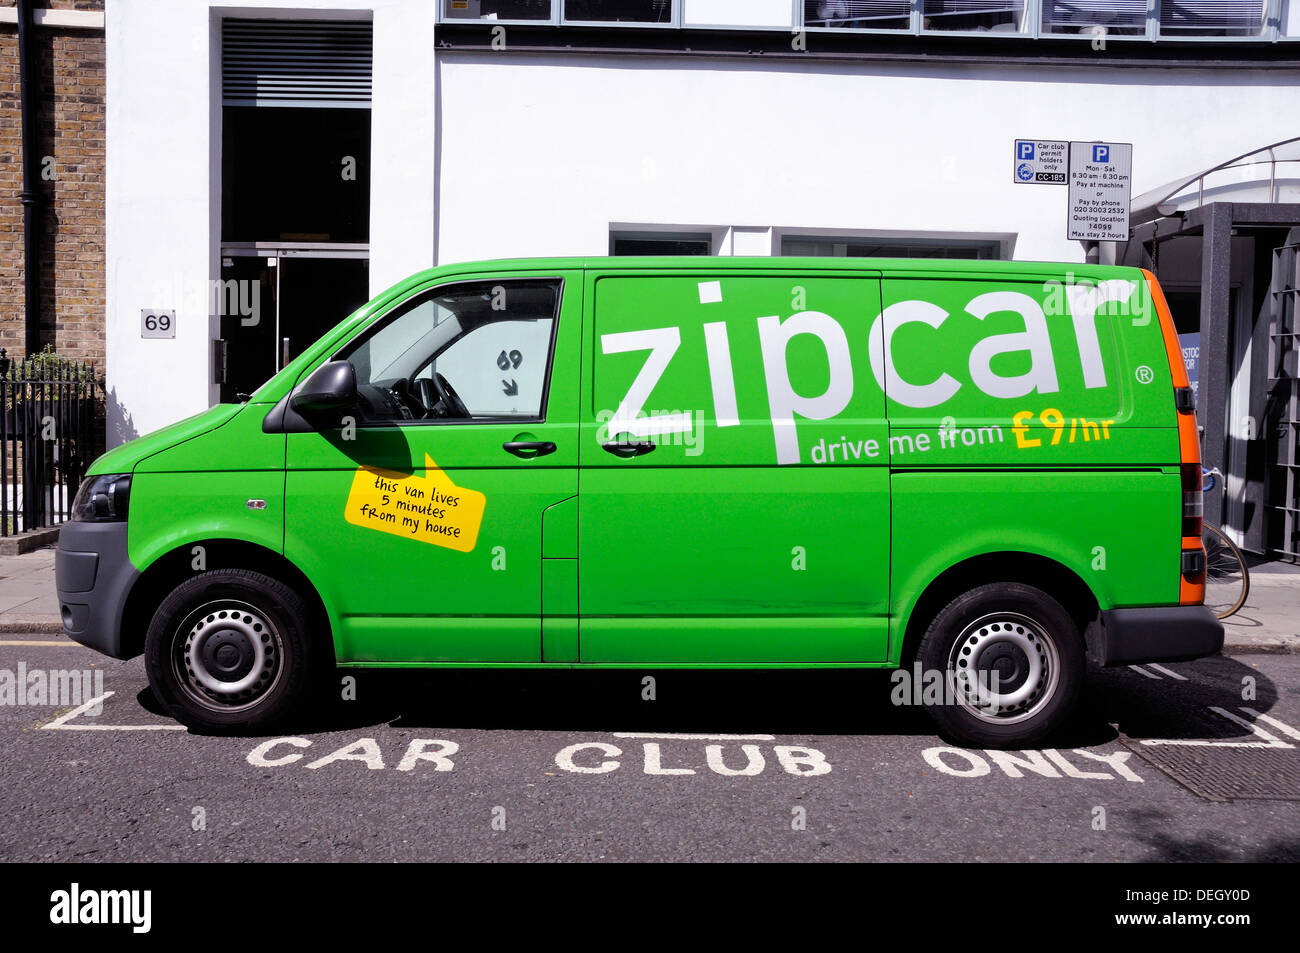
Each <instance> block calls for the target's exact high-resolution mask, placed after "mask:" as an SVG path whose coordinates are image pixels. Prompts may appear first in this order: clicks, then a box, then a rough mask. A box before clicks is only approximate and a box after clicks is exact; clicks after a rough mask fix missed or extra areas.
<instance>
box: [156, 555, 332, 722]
mask: <svg viewBox="0 0 1300 953" xmlns="http://www.w3.org/2000/svg"><path fill="white" fill-rule="evenodd" d="M308 618H309V614H308V611H307V607H306V606H305V604H304V603H303V601H302V599H301V598H300V597H299V596H298V594H297V593H295V592H294V591H293V590H292V589H290V588H289V587H288V586H286V585H285V584H284V583H282V582H280V581H279V580H276V579H272V578H271V577H270V576H266V575H263V574H262V573H258V572H252V571H249V570H244V569H216V570H212V571H210V572H204V573H199V574H198V575H196V576H194V577H193V578H191V579H188V580H186V581H185V582H183V583H181V584H180V585H179V586H177V587H176V589H174V590H173V591H172V593H171V594H170V595H169V596H167V598H165V599H164V600H163V601H162V604H161V605H160V606H159V607H158V611H157V612H155V613H154V617H153V621H152V622H151V623H150V625H149V632H148V635H147V636H146V637H145V668H146V669H147V671H148V674H149V685H150V687H151V688H152V689H153V692H154V695H156V696H157V698H158V700H159V701H161V702H162V703H163V704H164V705H166V706H167V708H168V709H169V710H170V711H171V713H172V714H173V715H175V717H176V718H177V719H178V720H179V721H181V722H182V723H184V724H186V725H189V726H190V727H191V728H195V729H197V730H199V731H209V732H215V733H227V732H237V731H256V730H264V729H266V728H268V727H270V726H272V725H275V724H277V723H279V722H282V721H283V720H284V719H285V717H286V716H287V715H288V714H289V712H290V711H292V710H293V708H294V707H295V705H297V704H299V703H300V702H301V701H303V699H304V698H305V697H306V696H307V693H308V687H309V686H308V683H309V681H310V673H311V671H312V648H311V641H310V638H309V633H308V631H307V620H308Z"/></svg>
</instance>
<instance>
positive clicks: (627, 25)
mask: <svg viewBox="0 0 1300 953" xmlns="http://www.w3.org/2000/svg"><path fill="white" fill-rule="evenodd" d="M449 2H451V0H437V18H438V22H439V23H445V24H449V25H456V24H461V25H464V24H472V25H478V26H484V25H486V26H497V25H500V26H570V27H617V28H622V29H640V30H680V29H683V28H684V26H685V24H684V15H685V11H684V9H683V7H684V4H685V3H686V2H687V0H669V2H670V3H671V6H672V14H671V17H670V19H669V21H668V22H667V23H640V22H628V21H617V20H570V19H569V18H568V17H566V16H565V15H564V7H565V2H566V0H550V3H551V15H550V17H549V18H548V19H545V20H484V19H477V20H473V19H469V18H468V17H453V16H449V15H448V14H447V12H446V8H447V4H448V3H449ZM1022 3H1023V8H1022V13H1021V23H1020V29H1019V30H1016V31H1015V32H1011V31H1006V32H997V33H992V32H987V31H981V30H940V29H934V28H930V29H927V28H926V27H925V25H924V22H925V0H909V10H910V13H909V14H908V26H906V27H902V28H898V29H888V28H883V27H881V28H876V27H826V26H805V24H804V21H805V19H806V12H805V0H791V6H792V11H791V17H790V23H791V26H790V27H788V28H787V27H785V26H771V25H759V24H755V25H754V26H744V25H736V24H730V25H719V26H707V25H700V24H694V25H692V26H691V27H690V29H693V30H768V31H774V32H785V31H787V30H792V31H793V32H797V33H798V32H805V31H808V32H813V33H863V34H875V35H880V36H899V35H920V34H925V35H929V36H991V37H995V38H1000V39H1009V38H1012V37H1019V38H1022V39H1027V38H1033V39H1045V40H1060V41H1065V42H1070V41H1074V42H1076V43H1077V42H1083V43H1092V42H1093V40H1095V39H1096V35H1095V34H1092V33H1054V32H1051V31H1049V30H1045V29H1044V28H1043V0H1022ZM1160 3H1161V0H1147V15H1146V32H1145V33H1143V34H1139V35H1132V36H1123V35H1119V34H1113V35H1112V34H1107V35H1106V42H1107V43H1111V42H1125V43H1131V42H1154V41H1159V42H1162V43H1168V42H1173V43H1178V42H1198V43H1203V42H1206V41H1207V40H1208V41H1212V42H1215V43H1261V42H1279V41H1280V42H1291V41H1300V13H1293V14H1292V15H1291V16H1292V19H1295V20H1296V21H1297V31H1296V33H1295V35H1293V36H1287V35H1286V34H1285V33H1284V32H1283V20H1284V17H1285V15H1286V11H1287V6H1288V4H1300V0H1264V6H1263V12H1264V28H1263V30H1262V31H1261V32H1260V33H1259V34H1258V35H1254V36H1209V35H1206V34H1195V33H1161V32H1160Z"/></svg>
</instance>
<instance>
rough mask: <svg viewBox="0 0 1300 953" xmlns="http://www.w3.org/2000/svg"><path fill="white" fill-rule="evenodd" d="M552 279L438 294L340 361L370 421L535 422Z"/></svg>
mask: <svg viewBox="0 0 1300 953" xmlns="http://www.w3.org/2000/svg"><path fill="white" fill-rule="evenodd" d="M561 286H562V282H561V281H560V280H558V279H545V280H503V281H475V282H465V283H460V284H456V285H450V286H447V285H444V286H443V287H441V288H437V289H434V290H433V291H431V292H429V293H428V294H426V295H422V296H420V297H418V298H416V299H414V300H412V301H410V302H408V303H407V304H406V305H404V306H403V307H402V308H401V310H400V311H398V312H397V313H396V314H394V315H393V316H391V317H389V318H388V319H387V320H386V321H385V322H384V324H383V325H382V326H381V327H380V328H379V329H378V330H377V331H375V332H374V333H372V334H370V335H369V336H367V337H366V338H365V339H364V340H363V341H361V343H360V344H358V345H356V346H355V347H354V348H352V349H351V350H350V351H349V352H347V353H345V354H343V355H341V357H342V358H344V359H346V360H348V361H351V362H352V365H353V367H355V368H356V371H357V390H358V392H359V393H360V395H361V398H362V400H363V402H364V403H365V404H366V408H365V409H366V410H367V415H366V416H367V418H368V419H370V420H372V421H373V420H382V421H390V420H425V421H439V420H472V421H497V420H499V421H510V420H541V419H543V417H544V415H545V408H544V406H543V405H544V401H545V398H546V390H547V382H548V379H549V377H550V369H551V352H552V349H553V347H554V341H555V326H556V320H557V318H558V314H559V304H560V292H561Z"/></svg>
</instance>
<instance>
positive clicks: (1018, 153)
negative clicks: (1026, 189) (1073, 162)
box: [1011, 139, 1070, 185]
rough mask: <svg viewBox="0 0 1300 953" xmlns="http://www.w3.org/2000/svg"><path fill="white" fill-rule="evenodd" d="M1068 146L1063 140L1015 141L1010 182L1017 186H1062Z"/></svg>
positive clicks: (1064, 177)
mask: <svg viewBox="0 0 1300 953" xmlns="http://www.w3.org/2000/svg"><path fill="white" fill-rule="evenodd" d="M1069 151H1070V144H1069V143H1068V142H1067V141H1066V140H1064V139H1017V140H1016V149H1015V161H1014V162H1013V163H1012V175H1011V181H1013V182H1015V183H1017V184H1019V185H1064V184H1065V179H1066V164H1067V155H1068V153H1069Z"/></svg>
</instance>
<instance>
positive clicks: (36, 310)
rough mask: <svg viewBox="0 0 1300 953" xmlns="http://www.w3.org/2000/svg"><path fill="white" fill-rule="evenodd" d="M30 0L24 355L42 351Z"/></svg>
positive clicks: (24, 45) (22, 31)
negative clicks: (25, 346) (25, 348)
mask: <svg viewBox="0 0 1300 953" xmlns="http://www.w3.org/2000/svg"><path fill="white" fill-rule="evenodd" d="M34 37H35V30H34V29H33V24H32V4H31V0H18V75H19V84H20V87H21V90H22V92H21V102H22V149H23V191H22V203H23V292H24V295H23V297H24V319H25V322H26V331H27V334H26V341H27V353H28V354H36V353H38V352H39V351H40V349H41V234H40V229H41V211H42V207H43V205H44V203H43V202H42V200H41V193H40V191H39V189H40V186H39V182H40V162H39V160H38V158H37V155H36V107H37V92H38V89H37V83H38V82H39V78H38V76H37V75H36V61H35V54H36V50H35V45H34V43H33V40H34Z"/></svg>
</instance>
